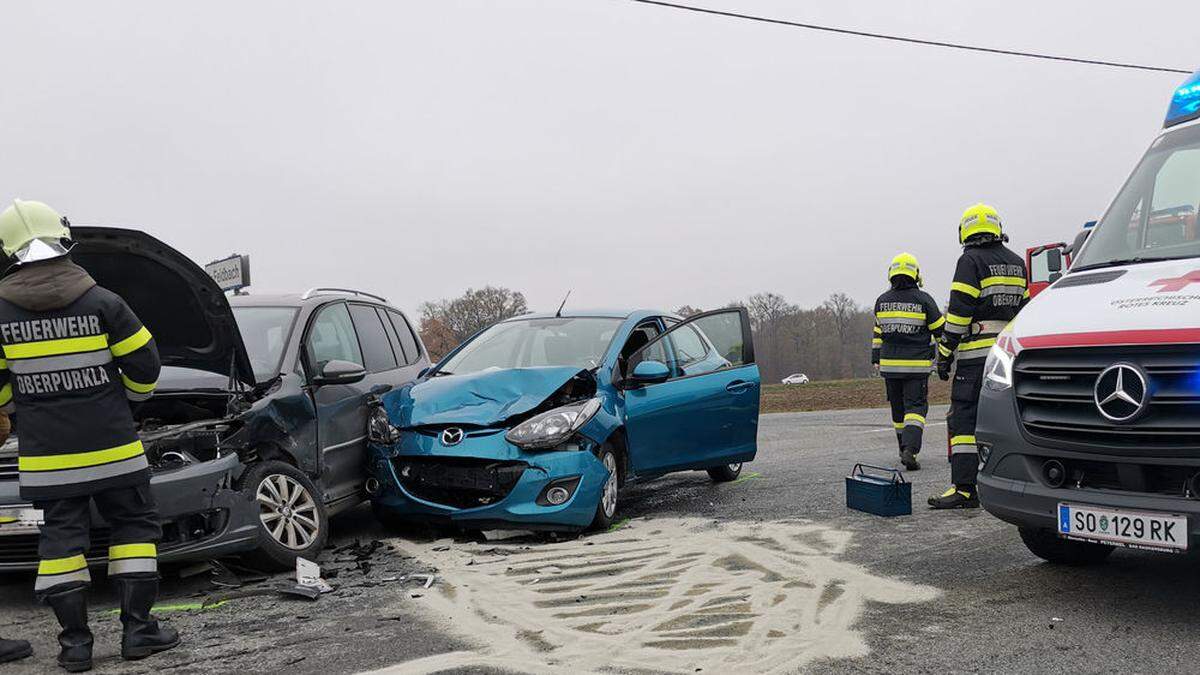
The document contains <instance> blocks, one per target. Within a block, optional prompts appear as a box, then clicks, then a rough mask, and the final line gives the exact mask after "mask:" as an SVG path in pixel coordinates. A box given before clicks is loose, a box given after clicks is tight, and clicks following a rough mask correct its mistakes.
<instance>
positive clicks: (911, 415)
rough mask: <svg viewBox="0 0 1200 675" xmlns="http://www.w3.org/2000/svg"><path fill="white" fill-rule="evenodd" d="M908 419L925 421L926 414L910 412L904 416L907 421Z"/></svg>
mask: <svg viewBox="0 0 1200 675" xmlns="http://www.w3.org/2000/svg"><path fill="white" fill-rule="evenodd" d="M908 420H916V421H918V422H924V421H925V416H924V415H918V414H917V413H908V414H906V415H905V416H904V421H905V422H907V421H908Z"/></svg>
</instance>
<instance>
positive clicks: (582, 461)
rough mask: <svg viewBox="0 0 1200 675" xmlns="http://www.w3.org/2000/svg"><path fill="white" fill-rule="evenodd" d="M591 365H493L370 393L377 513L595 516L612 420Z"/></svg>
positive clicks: (558, 525) (547, 518)
mask: <svg viewBox="0 0 1200 675" xmlns="http://www.w3.org/2000/svg"><path fill="white" fill-rule="evenodd" d="M613 406H614V402H612V401H609V400H608V399H607V397H606V396H605V395H604V394H603V392H602V391H599V390H598V388H597V386H596V380H595V375H594V373H593V372H592V371H589V370H581V369H578V368H573V367H534V368H511V369H492V370H484V371H481V372H477V373H471V374H466V375H456V376H452V377H451V376H441V377H439V376H434V377H431V378H428V379H425V380H423V381H419V382H417V383H414V384H412V385H409V386H406V387H404V388H403V389H401V390H398V391H396V392H394V393H392V394H389V395H387V396H385V397H384V398H383V400H381V401H377V402H375V403H374V408H373V409H372V411H371V415H370V418H369V419H370V440H371V458H370V472H371V475H372V477H373V478H374V479H375V481H374V488H375V494H374V495H372V501H373V504H374V506H375V509H376V512H377V514H379V515H380V516H381V517H383V518H385V519H386V518H387V517H389V516H393V517H402V518H407V519H427V520H440V521H443V522H447V521H448V522H451V523H454V524H457V525H459V526H462V527H464V528H467V529H489V528H492V527H500V526H503V527H509V528H512V527H517V528H521V529H552V530H580V529H583V528H586V527H587V526H589V525H590V524H592V522H593V519H594V517H595V514H596V509H597V504H598V503H599V502H600V500H601V497H602V494H603V491H604V489H605V484H606V482H607V481H608V479H609V476H610V470H609V469H608V468H606V466H605V464H603V463H602V461H601V459H600V452H599V450H600V449H601V448H602V447H604V444H605V442H606V441H607V440H608V438H609V436H610V435H611V433H612V431H613V430H614V429H615V428H616V427H617V426H618V422H617V416H616V411H615V409H614V407H613Z"/></svg>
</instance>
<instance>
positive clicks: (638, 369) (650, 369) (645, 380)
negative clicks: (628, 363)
mask: <svg viewBox="0 0 1200 675" xmlns="http://www.w3.org/2000/svg"><path fill="white" fill-rule="evenodd" d="M669 379H671V369H670V368H667V364H665V363H663V362H662V361H642V362H641V363H639V364H637V365H636V366H634V367H633V373H631V374H630V375H629V378H628V379H626V382H628V383H630V384H633V385H645V384H658V383H659V382H666V381H667V380H669Z"/></svg>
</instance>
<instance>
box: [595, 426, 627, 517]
mask: <svg viewBox="0 0 1200 675" xmlns="http://www.w3.org/2000/svg"><path fill="white" fill-rule="evenodd" d="M596 459H599V460H600V463H601V464H603V465H604V466H606V467H607V468H608V470H609V476H608V480H607V481H605V482H604V487H603V489H601V490H600V501H599V502H598V503H597V504H596V516H595V518H593V519H592V524H591V528H590V529H593V530H607V529H608V528H610V527H612V525H613V522H615V521H616V516H617V494H618V493H619V491H620V487H621V470H620V466H621V461H620V458H619V457H618V456H617V453H616V452H614V451H613V449H612V448H610V447H609V446H607V445H606V446H604V447H602V448H600V452H599V453H597V455H596Z"/></svg>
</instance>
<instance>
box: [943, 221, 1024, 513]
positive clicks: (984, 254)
mask: <svg viewBox="0 0 1200 675" xmlns="http://www.w3.org/2000/svg"><path fill="white" fill-rule="evenodd" d="M1007 241H1008V238H1007V237H1006V236H1005V235H1004V229H1003V226H1002V224H1001V222H1000V214H999V213H997V212H996V209H994V208H992V207H991V206H988V205H987V204H976V205H974V206H971V207H969V208H967V210H966V211H964V212H963V214H962V218H961V219H960V220H959V225H958V243H959V244H961V245H962V247H963V252H962V255H961V256H959V258H958V265H957V266H956V267H955V270H954V281H953V282H952V283H951V284H950V304H949V306H948V308H947V310H946V326H945V330H944V331H943V333H942V338H941V341H940V342H939V344H938V363H937V373H938V377H939V378H941V379H942V380H948V379H950V369H951V367H952V366H953V365H954V364H955V362H957V367H956V368H955V369H954V382H953V383H952V384H951V385H950V414H949V416H948V417H947V418H946V424H947V426H948V427H949V432H950V475H951V481H952V482H953V483H954V484H953V485H952V486H950V489H948V490H946V491H945V492H944V493H942V494H941V495H939V496H937V497H930V498H929V505H930V506H932V507H933V508H935V509H961V508H977V507H978V506H979V495H978V493H977V492H976V489H975V477H976V474H977V473H978V471H979V447H978V446H977V445H976V443H975V418H976V413H977V412H978V407H979V394H980V389H981V388H982V387H983V366H984V361H985V359H986V358H987V355H988V352H989V351H990V350H991V348H992V345H994V344H996V338H997V336H999V335H1000V331H1002V330H1004V327H1005V326H1007V325H1008V322H1010V321H1012V320H1013V318H1014V317H1016V315H1017V312H1018V311H1020V309H1021V308H1022V307H1024V306H1025V303H1026V302H1028V301H1029V290H1028V288H1027V282H1026V274H1025V261H1024V260H1023V259H1022V258H1021V256H1019V255H1017V254H1016V253H1014V252H1013V251H1011V250H1009V248H1008V247H1007V246H1005V245H1004V244H1005V242H1007Z"/></svg>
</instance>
